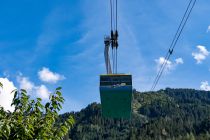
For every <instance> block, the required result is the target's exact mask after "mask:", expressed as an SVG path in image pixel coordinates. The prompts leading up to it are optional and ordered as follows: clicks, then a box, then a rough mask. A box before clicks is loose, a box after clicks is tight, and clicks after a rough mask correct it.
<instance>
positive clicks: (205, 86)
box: [200, 81, 210, 91]
mask: <svg viewBox="0 0 210 140" xmlns="http://www.w3.org/2000/svg"><path fill="white" fill-rule="evenodd" d="M200 89H201V90H205V91H210V86H209V83H208V81H204V82H201V86H200Z"/></svg>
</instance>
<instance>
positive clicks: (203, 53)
mask: <svg viewBox="0 0 210 140" xmlns="http://www.w3.org/2000/svg"><path fill="white" fill-rule="evenodd" d="M197 48H198V50H199V52H196V53H194V52H193V53H192V56H193V57H194V59H195V60H196V61H197V64H200V63H202V61H203V60H205V59H206V57H207V56H208V55H209V51H208V50H207V49H206V47H205V46H201V45H198V46H197Z"/></svg>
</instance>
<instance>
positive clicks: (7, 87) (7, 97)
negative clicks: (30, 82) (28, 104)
mask: <svg viewBox="0 0 210 140" xmlns="http://www.w3.org/2000/svg"><path fill="white" fill-rule="evenodd" d="M0 82H1V83H2V84H3V88H2V89H0V106H2V107H3V108H4V109H5V110H9V111H13V110H14V106H11V103H12V99H13V97H14V93H11V92H12V91H13V90H14V89H16V87H15V86H14V84H13V82H12V81H9V79H7V78H0Z"/></svg>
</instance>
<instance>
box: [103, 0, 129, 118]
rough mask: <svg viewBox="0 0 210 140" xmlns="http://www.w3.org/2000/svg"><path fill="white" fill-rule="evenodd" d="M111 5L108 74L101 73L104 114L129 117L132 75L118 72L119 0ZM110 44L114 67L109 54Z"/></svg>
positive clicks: (106, 59) (106, 50)
mask: <svg viewBox="0 0 210 140" xmlns="http://www.w3.org/2000/svg"><path fill="white" fill-rule="evenodd" d="M110 5H111V35H110V36H106V37H105V38H104V44H105V49H104V57H105V64H106V72H107V74H103V75H100V97H101V106H102V115H103V117H106V118H123V119H129V118H130V117H131V101H132V75H130V74H118V73H117V49H118V30H117V0H110ZM115 6H116V7H115ZM113 25H114V26H113ZM110 46H111V51H112V67H111V63H110V56H109V51H110Z"/></svg>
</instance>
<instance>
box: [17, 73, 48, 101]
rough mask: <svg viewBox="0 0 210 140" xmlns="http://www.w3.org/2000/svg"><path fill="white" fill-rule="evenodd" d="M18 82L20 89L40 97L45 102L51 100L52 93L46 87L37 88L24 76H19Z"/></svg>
mask: <svg viewBox="0 0 210 140" xmlns="http://www.w3.org/2000/svg"><path fill="white" fill-rule="evenodd" d="M17 82H18V83H19V87H20V89H25V90H26V91H27V92H28V93H29V94H31V95H33V96H35V97H40V98H42V99H43V100H45V99H48V98H49V93H50V91H49V90H48V89H47V87H46V86H45V85H40V86H36V85H35V84H34V83H33V82H31V81H30V80H29V78H28V77H23V76H22V75H19V76H17Z"/></svg>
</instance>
